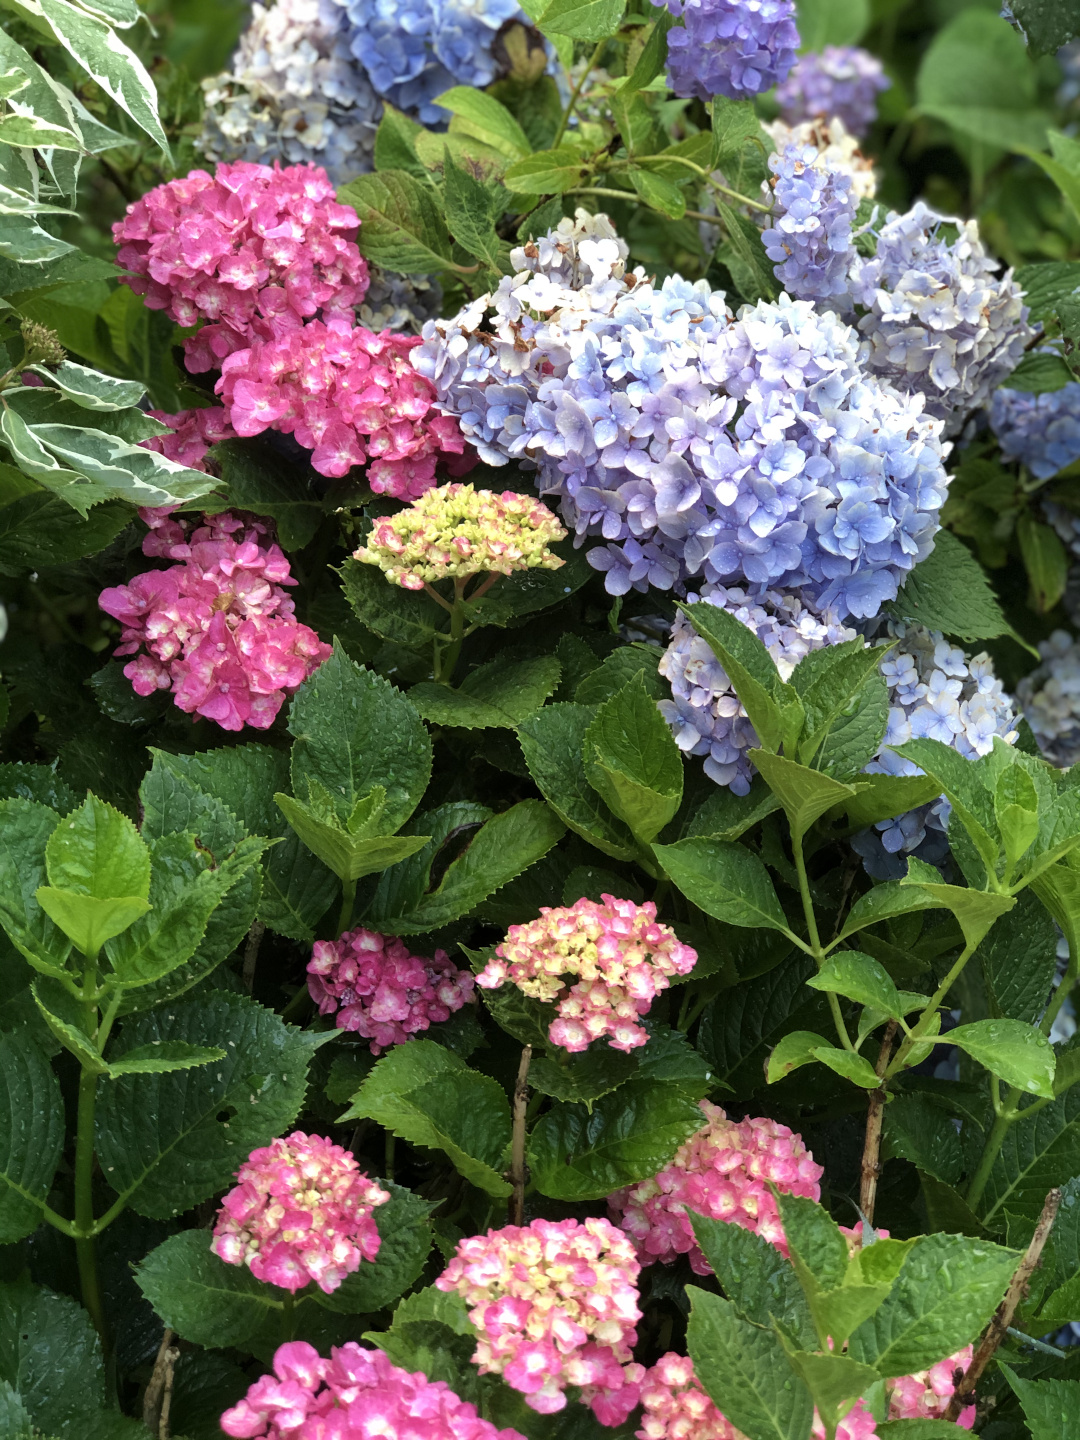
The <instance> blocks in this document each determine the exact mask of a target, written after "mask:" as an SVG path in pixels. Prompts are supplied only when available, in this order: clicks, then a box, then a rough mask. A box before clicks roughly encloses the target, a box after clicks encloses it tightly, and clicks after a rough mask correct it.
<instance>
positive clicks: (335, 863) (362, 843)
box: [274, 794, 430, 880]
mask: <svg viewBox="0 0 1080 1440" xmlns="http://www.w3.org/2000/svg"><path fill="white" fill-rule="evenodd" d="M274 799H275V800H276V801H277V804H278V806H279V807H280V809H281V813H282V814H283V815H284V816H285V818H286V820H287V821H288V822H289V824H290V825H291V826H292V828H293V829H294V830H295V831H296V834H297V835H298V836H299V838H300V839H301V840H302V841H303V843H304V844H305V845H306V846H307V847H308V849H309V850H310V851H311V852H312V853H313V854H315V855H317V856H318V857H319V859H320V860H321V861H323V863H324V864H325V865H328V866H329V867H330V869H331V870H332V871H333V872H334V874H335V875H337V876H338V878H339V879H341V880H359V879H360V878H361V877H362V876H364V875H374V874H376V873H377V872H378V871H380V870H386V869H387V868H388V867H389V866H391V865H396V864H397V863H398V862H399V861H401V860H405V859H407V858H408V857H409V856H410V855H414V854H415V853H416V851H417V850H419V849H421V848H422V847H423V846H424V845H426V844H427V841H428V839H429V838H430V837H429V836H427V835H382V836H376V837H373V838H370V839H368V838H363V837H361V838H357V837H356V836H355V835H350V834H348V832H347V831H345V830H343V829H341V828H340V827H339V826H338V825H336V824H331V823H328V822H327V821H325V820H319V819H318V818H317V817H316V816H315V815H313V814H312V812H311V810H310V809H309V808H308V806H306V805H301V803H300V801H299V800H294V799H293V798H292V796H291V795H283V794H277V795H275V796H274ZM362 803H363V800H360V801H358V802H357V804H362Z"/></svg>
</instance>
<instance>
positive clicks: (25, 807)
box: [0, 799, 71, 975]
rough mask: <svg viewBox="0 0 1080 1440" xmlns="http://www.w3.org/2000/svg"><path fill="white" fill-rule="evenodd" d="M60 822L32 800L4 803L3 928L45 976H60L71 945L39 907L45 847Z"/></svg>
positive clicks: (0, 860)
mask: <svg viewBox="0 0 1080 1440" xmlns="http://www.w3.org/2000/svg"><path fill="white" fill-rule="evenodd" d="M59 823H60V816H59V815H57V813H56V811H55V810H50V809H49V808H48V807H47V806H45V805H39V804H37V803H36V801H33V800H22V799H15V800H0V925H2V926H3V927H4V929H5V930H6V931H7V935H8V938H9V939H10V941H11V943H12V944H13V945H14V946H15V948H16V949H17V950H18V951H19V953H20V955H23V956H25V958H26V959H27V960H29V962H30V964H31V965H33V966H34V968H35V969H36V970H40V971H41V972H42V974H44V975H61V974H63V972H64V962H65V961H66V959H67V957H68V954H69V953H70V951H71V941H70V940H69V939H68V938H67V936H66V935H65V934H64V933H63V932H62V931H61V930H60V929H58V928H57V926H56V925H54V924H53V922H52V920H50V919H49V917H48V915H46V914H45V911H44V910H42V908H41V906H40V905H39V904H38V902H37V899H36V898H35V897H36V893H37V891H38V889H39V888H40V887H41V886H42V885H43V884H44V883H45V881H46V879H47V876H46V873H45V847H46V844H47V842H48V840H49V837H50V836H51V835H52V833H53V831H54V830H55V829H56V827H57V825H59Z"/></svg>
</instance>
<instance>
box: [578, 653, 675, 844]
mask: <svg viewBox="0 0 1080 1440" xmlns="http://www.w3.org/2000/svg"><path fill="white" fill-rule="evenodd" d="M583 753H584V758H585V774H586V776H587V777H588V780H589V784H590V785H591V786H592V787H593V789H594V790H595V791H596V792H597V794H598V795H600V797H601V798H602V799H603V800H604V802H605V803H606V804H607V806H608V808H609V809H610V810H611V811H612V813H613V814H615V815H617V816H618V818H619V819H620V820H622V821H623V822H624V824H626V825H628V826H629V827H630V829H631V830H632V831H633V833H634V835H635V836H636V837H637V838H638V839H639V840H641V841H642V842H643V843H645V844H648V842H649V841H650V840H652V839H654V838H655V836H656V835H658V834H659V832H660V831H661V830H662V829H663V828H664V826H665V825H666V824H667V823H668V821H669V820H670V819H671V818H672V816H673V815H674V814H675V812H676V810H678V808H679V804H680V802H681V800H682V791H683V762H682V756H681V755H680V754H679V749H678V746H677V745H676V744H675V741H674V739H673V738H672V735H671V731H670V729H669V728H668V726H667V724H666V722H665V721H664V718H663V716H662V715H661V714H660V711H659V710H658V709H657V708H656V702H655V701H654V700H653V699H652V698H651V697H650V696H649V695H648V694H647V693H646V690H645V684H644V681H643V679H642V678H641V676H640V675H637V676H635V677H634V678H633V679H632V680H631V681H630V682H629V684H627V685H626V686H625V687H624V688H623V689H622V690H620V691H618V692H617V693H616V694H615V695H613V696H612V697H611V699H610V700H606V701H605V702H604V704H602V705H601V706H600V708H599V710H598V711H597V712H596V716H595V718H594V719H593V721H592V723H591V724H590V725H589V728H588V730H586V732H585V740H584V752H583Z"/></svg>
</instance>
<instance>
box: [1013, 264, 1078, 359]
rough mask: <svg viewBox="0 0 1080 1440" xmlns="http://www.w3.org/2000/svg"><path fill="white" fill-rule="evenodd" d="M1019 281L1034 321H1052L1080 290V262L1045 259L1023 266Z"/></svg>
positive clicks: (1018, 283) (1019, 272) (1017, 280)
mask: <svg viewBox="0 0 1080 1440" xmlns="http://www.w3.org/2000/svg"><path fill="white" fill-rule="evenodd" d="M1015 278H1016V283H1017V285H1019V286H1020V288H1021V290H1023V291H1024V301H1025V304H1026V305H1027V306H1028V308H1029V309H1030V311H1031V318H1032V319H1033V320H1050V319H1052V318H1053V316H1054V315H1056V314H1057V307H1058V306H1059V305H1060V303H1061V302H1062V301H1063V300H1071V299H1073V298H1074V297H1075V295H1076V294H1077V292H1078V291H1080V261H1077V260H1044V261H1040V262H1039V263H1037V264H1034V265H1020V266H1018V267H1017V269H1016V272H1015ZM1010 384H1011V381H1010Z"/></svg>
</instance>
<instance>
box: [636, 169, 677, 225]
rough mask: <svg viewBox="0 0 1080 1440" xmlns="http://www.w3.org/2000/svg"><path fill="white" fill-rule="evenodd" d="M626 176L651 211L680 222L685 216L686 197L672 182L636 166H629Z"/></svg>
mask: <svg viewBox="0 0 1080 1440" xmlns="http://www.w3.org/2000/svg"><path fill="white" fill-rule="evenodd" d="M627 174H628V177H629V180H630V183H631V185H633V187H634V189H635V190H636V191H637V193H638V195H639V196H640V197H641V199H642V200H644V201H645V204H646V205H648V206H650V207H651V208H652V209H653V210H659V212H660V214H661V215H666V216H667V217H668V219H669V220H681V219H682V217H683V216H684V215H685V214H686V196H685V195H684V194H683V192H682V191H681V190H680V189H679V187H678V185H676V184H675V182H674V181H673V180H665V179H664V177H663V176H662V175H654V174H653V173H652V171H650V170H642V169H641V167H640V166H637V165H634V166H631V168H630V170H629V171H628V172H627ZM627 198H629V197H627Z"/></svg>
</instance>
